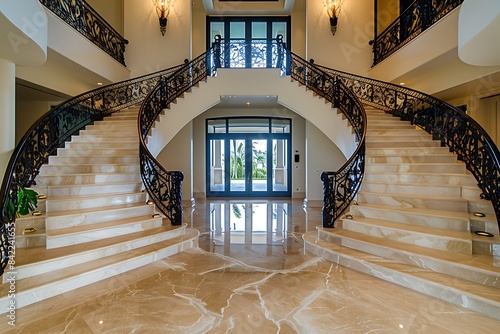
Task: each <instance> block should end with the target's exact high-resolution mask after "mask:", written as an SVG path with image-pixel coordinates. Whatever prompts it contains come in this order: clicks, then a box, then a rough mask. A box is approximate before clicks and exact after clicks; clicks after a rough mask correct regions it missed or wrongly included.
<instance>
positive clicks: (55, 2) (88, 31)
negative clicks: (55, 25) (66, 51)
mask: <svg viewBox="0 0 500 334" xmlns="http://www.w3.org/2000/svg"><path fill="white" fill-rule="evenodd" d="M40 3H41V4H42V5H44V6H45V7H46V8H47V9H49V10H50V11H51V12H53V13H54V14H56V15H57V16H58V17H59V18H61V19H62V20H63V21H64V22H66V23H67V24H69V25H70V26H71V27H73V29H75V30H76V31H78V32H79V33H80V34H82V35H83V36H85V37H86V38H87V39H88V40H89V41H91V42H92V43H94V44H95V45H97V46H98V47H99V48H101V49H102V50H103V51H104V52H106V53H107V54H109V55H110V56H111V57H113V58H114V59H115V60H117V61H119V62H120V63H121V64H123V65H125V57H124V53H125V45H126V44H128V41H127V40H126V39H125V38H123V37H122V36H121V35H120V34H119V33H118V32H117V31H116V30H115V29H114V28H113V27H111V25H110V24H109V23H108V22H106V20H104V19H103V18H102V17H101V16H100V15H99V14H98V13H97V12H96V11H95V10H94V9H93V8H92V7H91V6H90V5H89V4H88V3H87V2H86V1H85V0H52V1H51V0H40Z"/></svg>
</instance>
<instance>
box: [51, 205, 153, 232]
mask: <svg viewBox="0 0 500 334" xmlns="http://www.w3.org/2000/svg"><path fill="white" fill-rule="evenodd" d="M154 213H155V207H154V205H148V204H146V203H133V204H122V205H113V206H108V207H103V208H90V209H77V210H67V211H60V212H50V213H48V214H47V217H46V228H47V229H50V230H55V229H59V228H69V227H73V226H82V225H91V224H98V223H102V222H106V221H110V220H118V219H126V218H132V217H140V216H145V215H149V216H151V215H152V214H154Z"/></svg>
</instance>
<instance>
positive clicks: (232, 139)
mask: <svg viewBox="0 0 500 334" xmlns="http://www.w3.org/2000/svg"><path fill="white" fill-rule="evenodd" d="M226 120H229V119H226ZM264 120H265V122H264V123H266V122H267V123H268V124H269V126H267V127H265V128H266V129H267V130H269V129H270V124H271V123H272V122H271V119H268V118H266V119H264ZM219 121H220V119H217V122H219ZM209 122H210V120H209ZM288 122H289V120H288ZM209 124H210V125H213V124H215V125H216V124H217V123H209ZM238 124H239V125H240V128H239V131H241V130H243V128H245V130H244V131H254V133H232V132H233V131H238V130H233V131H231V130H230V129H229V126H224V127H225V129H224V130H222V128H220V129H219V130H215V128H214V127H212V129H211V130H212V133H210V132H208V133H207V157H208V159H207V196H208V197H211V196H222V197H250V196H255V197H259V196H260V197H262V196H266V197H273V196H276V197H289V196H291V185H290V169H289V167H288V166H290V145H289V140H290V133H274V134H273V133H272V132H271V131H267V130H266V133H263V132H257V130H256V129H257V128H255V126H256V125H257V124H260V123H259V122H255V119H252V122H246V121H245V120H241V119H239V122H238ZM243 124H245V125H244V126H243ZM219 125H220V124H219ZM208 129H209V130H210V126H209V127H208ZM261 130H262V129H261Z"/></svg>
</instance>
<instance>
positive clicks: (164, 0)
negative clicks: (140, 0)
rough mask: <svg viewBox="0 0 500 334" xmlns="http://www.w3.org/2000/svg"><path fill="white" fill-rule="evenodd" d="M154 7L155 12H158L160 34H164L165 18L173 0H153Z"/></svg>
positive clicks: (165, 28)
mask: <svg viewBox="0 0 500 334" xmlns="http://www.w3.org/2000/svg"><path fill="white" fill-rule="evenodd" d="M153 3H154V5H155V7H156V14H158V19H159V21H160V31H161V35H162V36H165V31H166V30H167V19H168V14H169V13H170V8H171V7H172V5H173V4H174V1H173V0H153Z"/></svg>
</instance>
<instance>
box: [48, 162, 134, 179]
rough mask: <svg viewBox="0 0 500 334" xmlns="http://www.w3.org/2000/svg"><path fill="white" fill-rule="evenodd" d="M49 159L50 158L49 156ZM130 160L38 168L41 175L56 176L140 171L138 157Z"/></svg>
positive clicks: (53, 165) (49, 165) (51, 165)
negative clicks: (114, 162) (125, 161)
mask: <svg viewBox="0 0 500 334" xmlns="http://www.w3.org/2000/svg"><path fill="white" fill-rule="evenodd" d="M49 159H50V158H49ZM131 160H134V161H132V162H129V163H128V164H125V163H116V164H112V163H109V164H106V163H94V164H54V163H53V164H48V165H47V164H46V165H43V166H42V168H40V173H39V175H42V176H58V175H61V174H76V175H81V174H83V175H85V174H94V173H95V174H96V175H99V174H103V175H106V174H114V173H118V174H137V173H139V172H140V166H139V164H138V162H136V160H138V157H134V159H131Z"/></svg>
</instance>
